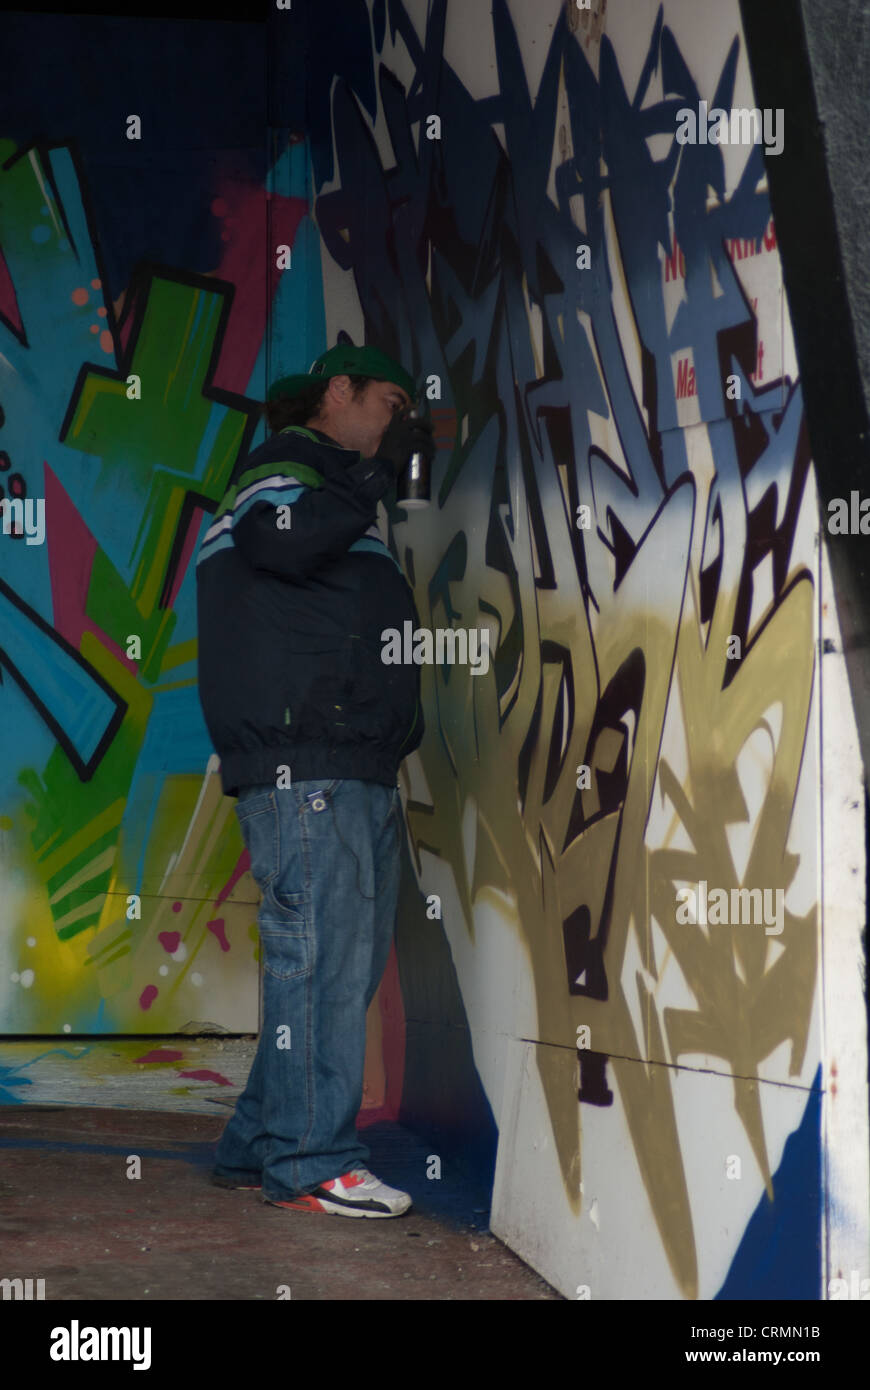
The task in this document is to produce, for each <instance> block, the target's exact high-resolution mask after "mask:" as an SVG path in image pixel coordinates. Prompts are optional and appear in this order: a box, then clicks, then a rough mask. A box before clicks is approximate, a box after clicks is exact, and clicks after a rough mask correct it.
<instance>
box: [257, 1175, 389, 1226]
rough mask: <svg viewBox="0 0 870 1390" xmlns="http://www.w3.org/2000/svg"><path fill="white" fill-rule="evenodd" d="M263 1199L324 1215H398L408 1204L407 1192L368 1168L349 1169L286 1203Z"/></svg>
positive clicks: (297, 1209) (292, 1209)
mask: <svg viewBox="0 0 870 1390" xmlns="http://www.w3.org/2000/svg"><path fill="white" fill-rule="evenodd" d="M265 1200H266V1201H268V1202H270V1204H271V1205H272V1206H274V1207H287V1209H288V1210H289V1211H319V1212H324V1213H325V1214H326V1215H327V1216H402V1215H403V1214H404V1213H405V1212H406V1211H407V1210H408V1208H409V1207H410V1205H411V1198H410V1196H409V1195H408V1193H407V1192H400V1191H399V1189H398V1188H396V1187H388V1186H387V1184H386V1183H385V1182H381V1180H380V1178H376V1177H375V1176H374V1174H373V1173H370V1172H369V1170H368V1168H352V1169H351V1170H350V1172H349V1173H342V1175H341V1177H340V1178H330V1179H329V1181H328V1182H322V1183H321V1184H320V1186H319V1187H316V1188H315V1189H314V1191H313V1192H305V1193H303V1194H302V1195H301V1196H299V1197H294V1198H292V1200H290V1201H288V1202H275V1201H272V1199H271V1198H266V1199H265Z"/></svg>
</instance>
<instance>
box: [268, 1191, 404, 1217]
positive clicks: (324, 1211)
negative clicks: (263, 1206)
mask: <svg viewBox="0 0 870 1390" xmlns="http://www.w3.org/2000/svg"><path fill="white" fill-rule="evenodd" d="M263 1200H264V1202H267V1203H268V1205H269V1206H272V1207H285V1208H286V1210H287V1211H310V1212H318V1213H319V1214H320V1215H321V1216H350V1217H355V1218H359V1217H367V1218H369V1219H370V1220H371V1219H375V1220H377V1219H378V1218H379V1217H391V1216H404V1215H405V1213H406V1212H407V1211H409V1210H410V1208H411V1205H412V1203H411V1201H410V1200H409V1201H408V1205H407V1206H406V1207H402V1209H401V1211H375V1210H372V1209H370V1208H366V1207H364V1206H363V1205H362V1203H360V1202H348V1203H347V1205H346V1206H345V1205H344V1204H342V1203H339V1202H335V1201H330V1200H329V1199H327V1198H326V1197H313V1196H311V1195H309V1194H306V1195H304V1196H302V1197H297V1198H295V1199H294V1200H293V1201H290V1202H276V1201H273V1200H272V1198H271V1197H264V1198H263Z"/></svg>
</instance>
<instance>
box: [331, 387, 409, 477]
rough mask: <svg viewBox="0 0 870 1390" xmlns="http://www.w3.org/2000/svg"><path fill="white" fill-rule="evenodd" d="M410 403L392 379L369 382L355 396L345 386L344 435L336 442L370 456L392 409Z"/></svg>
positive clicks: (363, 455)
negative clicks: (346, 390) (346, 391)
mask: <svg viewBox="0 0 870 1390" xmlns="http://www.w3.org/2000/svg"><path fill="white" fill-rule="evenodd" d="M348 388H350V382H349V381H348ZM410 404H411V397H410V396H409V395H408V393H407V391H403V390H402V388H401V386H396V385H395V384H394V383H393V382H392V381H370V382H368V383H367V384H366V386H365V387H364V388H363V390H362V391H360V393H359V395H358V396H354V394H353V392H352V391H351V390H350V389H348V393H347V396H346V398H345V401H344V403H343V406H342V410H341V428H342V434H343V436H344V437H343V438H342V439H341V440H340V441H339V442H340V443H342V444H343V445H344V447H345V448H346V449H358V450H359V452H360V455H361V457H362V458H373V457H374V455H375V454H376V453H377V451H378V449H379V448H380V443H381V440H382V438H383V436H384V431H385V429H386V428H387V426H388V425H389V423H390V421H391V420H392V418H393V415H394V414H395V412H396V411H400V410H404V409H405V408H406V406H409V405H410Z"/></svg>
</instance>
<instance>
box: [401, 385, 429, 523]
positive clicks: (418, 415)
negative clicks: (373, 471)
mask: <svg viewBox="0 0 870 1390" xmlns="http://www.w3.org/2000/svg"><path fill="white" fill-rule="evenodd" d="M422 417H423V412H422V411H421V410H420V409H419V408H418V407H417V406H416V405H414V406H412V407H411V409H410V410H409V411H407V412H406V415H405V418H406V419H407V420H420V419H422ZM430 487H431V479H430V470H429V460H428V458H427V457H426V455H425V454H421V453H419V452H415V453H413V454H412V455H411V457H410V458H409V459H408V462H407V463H406V464H405V467H404V469H403V470H402V472H401V473H400V474H399V477H398V479H397V481H396V502H397V503H398V504H399V506H400V507H411V508H414V507H428V506H429V502H430Z"/></svg>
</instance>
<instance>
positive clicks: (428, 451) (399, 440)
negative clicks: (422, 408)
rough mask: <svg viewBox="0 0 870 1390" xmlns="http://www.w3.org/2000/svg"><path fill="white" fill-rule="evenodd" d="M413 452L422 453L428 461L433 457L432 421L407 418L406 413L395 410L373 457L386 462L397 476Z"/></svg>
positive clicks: (434, 446) (434, 451) (434, 448)
mask: <svg viewBox="0 0 870 1390" xmlns="http://www.w3.org/2000/svg"><path fill="white" fill-rule="evenodd" d="M415 453H419V454H424V455H425V456H426V457H427V458H428V460H429V462H430V463H431V462H432V460H433V458H434V457H435V453H436V445H435V440H434V439H433V437H432V423H431V421H430V420H426V419H420V418H418V419H412V420H409V419H408V417H407V416H406V415H404V414H402V413H400V412H397V413H396V414H395V415H394V416H393V418H392V420H391V421H390V423H389V424H388V425H387V428H386V429H385V430H384V434H383V438H382V439H381V442H380V444H379V445H378V451H377V453H376V454H375V458H376V459H379V460H380V461H381V462H383V463H388V464H389V465H390V467H391V468H392V470H393V472H394V474H395V475H396V477H398V476H399V474H400V473H401V472H403V470H404V468H405V466H406V465H407V462H408V459H409V458H410V457H411V455H412V454H415Z"/></svg>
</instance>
